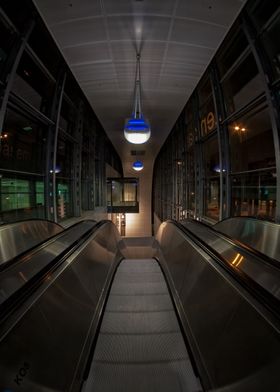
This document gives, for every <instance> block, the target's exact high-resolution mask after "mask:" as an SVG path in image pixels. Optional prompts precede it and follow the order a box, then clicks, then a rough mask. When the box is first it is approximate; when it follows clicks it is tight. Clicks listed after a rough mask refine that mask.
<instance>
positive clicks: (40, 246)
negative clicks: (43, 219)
mask: <svg viewBox="0 0 280 392" xmlns="http://www.w3.org/2000/svg"><path fill="white" fill-rule="evenodd" d="M31 220H32V221H33V220H34V219H30V221H31ZM86 221H92V222H94V220H91V219H86V220H82V221H79V222H76V223H74V224H73V225H71V226H68V227H67V228H65V229H64V230H63V231H61V232H59V233H56V234H54V235H52V236H51V237H49V238H47V239H45V240H42V241H40V242H38V243H37V244H35V245H33V246H31V247H30V248H28V249H26V250H24V251H23V252H20V253H19V254H18V255H16V256H15V257H13V258H11V259H9V260H7V261H5V262H4V263H2V264H0V273H1V272H3V271H4V270H6V269H8V268H10V267H12V266H14V265H15V264H16V263H20V262H21V260H22V259H23V258H26V257H32V254H33V253H34V252H38V251H39V250H40V249H43V248H45V247H46V246H48V245H50V244H51V243H52V242H54V241H57V240H58V239H59V238H61V237H63V236H64V235H65V234H67V233H68V232H69V230H71V229H72V228H73V227H74V226H78V225H80V224H81V223H82V222H86ZM25 222H28V220H27V221H25ZM48 222H49V221H48ZM16 223H19V222H16ZM57 225H58V226H60V225H59V224H57Z"/></svg>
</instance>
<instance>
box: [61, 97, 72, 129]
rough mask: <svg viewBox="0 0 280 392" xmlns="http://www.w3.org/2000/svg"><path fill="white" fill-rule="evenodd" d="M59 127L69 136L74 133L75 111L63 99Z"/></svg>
mask: <svg viewBox="0 0 280 392" xmlns="http://www.w3.org/2000/svg"><path fill="white" fill-rule="evenodd" d="M59 127H60V128H61V129H63V130H64V131H65V132H67V133H69V134H70V135H73V134H74V131H75V109H74V108H73V107H72V105H71V104H70V103H68V102H67V101H66V99H65V98H64V99H63V101H62V106H61V115H60V119H59Z"/></svg>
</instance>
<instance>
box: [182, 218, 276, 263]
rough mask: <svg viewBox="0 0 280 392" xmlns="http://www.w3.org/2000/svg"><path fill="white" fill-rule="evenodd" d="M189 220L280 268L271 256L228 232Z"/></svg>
mask: <svg viewBox="0 0 280 392" xmlns="http://www.w3.org/2000/svg"><path fill="white" fill-rule="evenodd" d="M243 218H245V217H243ZM189 220H190V222H192V223H195V224H197V225H202V226H204V227H206V228H207V229H208V230H209V231H211V233H212V234H215V235H216V236H217V237H218V238H222V239H223V240H225V241H226V242H228V243H230V244H231V245H233V246H234V247H237V248H240V249H242V250H243V251H244V252H246V253H248V254H252V255H253V256H255V257H257V258H258V259H260V260H261V262H262V263H265V264H268V265H269V266H272V267H274V268H277V269H280V263H279V261H278V260H276V259H273V258H272V257H270V256H268V255H266V254H265V253H262V252H261V251H259V250H258V249H255V248H253V247H252V246H251V245H247V244H245V243H244V242H241V241H240V240H237V239H236V238H233V237H231V236H230V235H228V234H225V233H222V232H221V231H219V230H216V229H214V228H213V227H212V226H209V225H207V224H206V223H204V222H200V221H196V220H195V219H189ZM183 226H184V225H183Z"/></svg>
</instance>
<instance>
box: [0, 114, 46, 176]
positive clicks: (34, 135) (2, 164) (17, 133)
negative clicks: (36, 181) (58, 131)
mask: <svg viewBox="0 0 280 392" xmlns="http://www.w3.org/2000/svg"><path fill="white" fill-rule="evenodd" d="M45 152H46V129H45V127H43V126H42V125H40V124H39V123H36V122H35V121H33V120H30V119H29V118H27V117H24V116H22V115H21V114H19V113H17V112H15V111H12V110H10V109H8V110H7V112H6V117H5V122H4V126H3V132H2V135H1V139H0V168H2V169H9V170H15V171H16V170H18V171H25V172H31V173H42V171H43V170H44V162H45Z"/></svg>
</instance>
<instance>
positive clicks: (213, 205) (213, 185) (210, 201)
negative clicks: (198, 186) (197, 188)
mask: <svg viewBox="0 0 280 392" xmlns="http://www.w3.org/2000/svg"><path fill="white" fill-rule="evenodd" d="M204 202H205V206H204V214H205V215H206V216H208V217H209V218H211V219H214V220H219V206H220V179H219V178H214V179H213V178H212V179H206V180H205V183H204Z"/></svg>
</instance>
